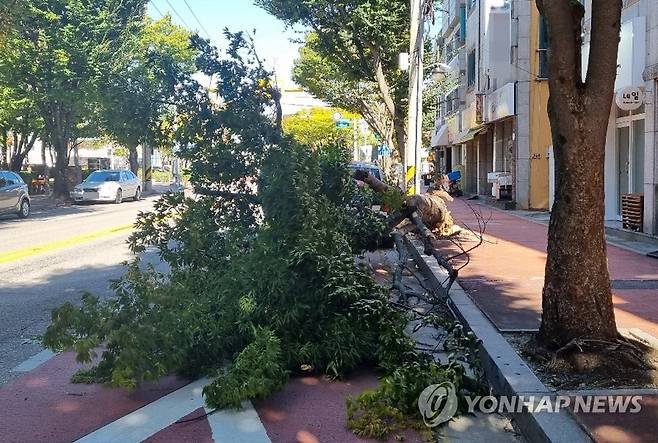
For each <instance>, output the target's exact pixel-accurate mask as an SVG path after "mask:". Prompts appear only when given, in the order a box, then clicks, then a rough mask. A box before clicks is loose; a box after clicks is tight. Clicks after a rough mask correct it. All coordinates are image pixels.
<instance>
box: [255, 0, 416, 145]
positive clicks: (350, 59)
mask: <svg viewBox="0 0 658 443" xmlns="http://www.w3.org/2000/svg"><path fill="white" fill-rule="evenodd" d="M256 4H258V5H260V6H261V7H263V8H264V9H265V10H266V11H268V12H269V13H271V14H273V15H274V16H276V17H278V18H279V19H281V20H282V21H284V22H285V23H287V24H289V25H291V26H294V25H301V26H303V27H305V28H306V29H308V30H310V31H312V32H313V33H314V34H315V36H316V37H315V38H314V39H313V40H311V41H307V46H310V47H311V49H312V50H313V51H315V52H316V53H317V54H319V56H320V57H321V59H325V60H327V61H328V62H330V63H332V64H333V65H334V67H336V68H337V69H335V71H336V72H337V73H338V74H339V75H338V76H336V77H334V78H339V79H345V80H346V81H349V82H352V84H354V83H358V82H362V81H365V82H372V83H374V84H375V85H376V86H377V87H376V91H377V93H378V95H379V98H380V100H381V101H382V103H383V104H384V108H385V110H386V112H387V113H388V116H389V118H391V120H392V122H393V126H394V134H395V137H394V140H395V146H396V147H397V149H398V153H399V154H401V155H403V150H404V144H405V139H406V132H405V112H406V111H405V99H406V98H407V88H408V81H407V76H406V74H404V73H402V72H401V71H400V70H399V69H398V67H397V60H398V54H399V53H400V52H405V51H407V50H408V47H409V22H410V15H409V2H408V1H406V0H390V1H384V0H376V1H369V2H362V1H358V0H347V1H344V2H335V1H333V0H256ZM309 43H310V44H309ZM364 115H365V113H364Z"/></svg>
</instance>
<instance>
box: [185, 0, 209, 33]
mask: <svg viewBox="0 0 658 443" xmlns="http://www.w3.org/2000/svg"><path fill="white" fill-rule="evenodd" d="M183 2H184V3H185V6H187V9H188V10H189V11H190V13H191V14H192V17H194V20H196V22H197V23H198V24H199V26H200V27H201V30H202V31H203V32H205V33H206V37H208V38H210V33H209V32H208V31H207V30H206V28H205V27H204V26H203V24H202V23H201V21H200V20H199V17H197V15H196V14H195V13H194V10H193V9H192V7H191V6H190V4H189V3H188V2H187V0H183Z"/></svg>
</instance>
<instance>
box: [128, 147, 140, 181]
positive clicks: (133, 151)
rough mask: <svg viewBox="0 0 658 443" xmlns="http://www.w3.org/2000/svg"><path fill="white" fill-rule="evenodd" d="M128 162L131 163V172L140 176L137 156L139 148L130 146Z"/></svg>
mask: <svg viewBox="0 0 658 443" xmlns="http://www.w3.org/2000/svg"><path fill="white" fill-rule="evenodd" d="M128 162H129V163H130V170H131V171H132V172H133V173H134V174H135V175H138V174H137V172H138V171H139V157H138V154H137V146H128Z"/></svg>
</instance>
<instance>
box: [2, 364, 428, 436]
mask: <svg viewBox="0 0 658 443" xmlns="http://www.w3.org/2000/svg"><path fill="white" fill-rule="evenodd" d="M79 368H80V366H79V365H78V364H77V363H76V362H75V354H74V353H71V352H67V353H63V354H59V355H56V356H54V357H52V358H50V359H49V360H47V361H45V362H43V363H42V364H41V365H39V366H38V367H36V368H34V369H32V370H31V371H29V372H27V373H25V374H24V375H22V376H21V377H19V378H18V379H17V380H15V381H14V382H12V383H10V384H9V385H7V386H3V387H2V388H0V411H2V412H0V441H2V442H8V443H36V442H44V443H45V442H48V443H58V442H62V443H64V442H72V441H81V442H88V443H96V442H117V443H119V442H120V443H130V442H141V441H148V442H172V443H173V442H213V441H215V442H249V443H267V442H270V441H271V442H274V443H284V442H303V443H314V442H335V443H350V442H352V443H357V442H365V441H371V440H362V439H359V438H357V437H356V436H355V435H354V434H352V433H351V432H350V431H349V430H348V429H346V427H345V423H346V410H345V398H346V397H347V396H350V395H351V396H356V395H358V394H359V393H360V392H362V391H363V390H364V389H369V388H374V387H376V386H377V384H378V379H377V377H376V375H375V374H374V373H372V372H361V373H358V374H353V375H352V376H351V377H350V379H349V380H346V381H336V382H330V381H328V380H326V379H324V378H322V377H317V376H307V377H297V378H293V379H291V381H290V382H289V383H288V385H287V386H286V387H284V388H283V390H281V391H280V392H278V393H276V394H275V395H274V396H273V397H271V398H269V399H267V400H264V401H261V402H255V403H254V404H253V405H252V404H251V403H249V402H246V403H245V404H244V405H243V406H244V409H243V410H242V411H217V412H215V413H213V414H210V415H205V414H206V413H208V412H210V411H209V410H208V409H206V408H205V407H204V401H203V398H202V396H201V389H202V387H203V386H204V385H206V384H207V383H208V381H207V380H197V381H192V382H191V381H190V380H184V379H182V378H179V377H173V376H170V377H165V378H164V379H162V380H160V381H159V382H158V383H145V384H144V385H143V386H141V387H140V388H139V389H137V390H134V391H129V390H126V389H119V388H108V387H105V386H102V385H98V384H93V385H86V384H72V383H70V381H69V379H70V377H71V375H72V374H73V373H74V372H75V371H76V370H77V369H79ZM407 437H408V439H407V441H410V442H420V440H419V439H418V438H416V437H415V436H414V435H413V434H408V435H407ZM389 441H391V442H392V441H394V439H393V438H391V439H390V440H389Z"/></svg>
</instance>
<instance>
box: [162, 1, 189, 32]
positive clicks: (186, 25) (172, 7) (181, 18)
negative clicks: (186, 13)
mask: <svg viewBox="0 0 658 443" xmlns="http://www.w3.org/2000/svg"><path fill="white" fill-rule="evenodd" d="M165 1H166V2H167V4H168V5H169V7H170V8H171V10H172V11H173V12H174V14H176V17H178V19H179V20H180V21H181V22H182V23H183V25H184V26H185V27H186V28H187V29H192V27H191V26H190V25H188V24H187V23H186V22H185V20H184V19H183V17H182V16H181V15H180V14H179V13H178V11H176V8H174V6H173V5H172V4H171V2H170V1H169V0H165Z"/></svg>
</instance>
